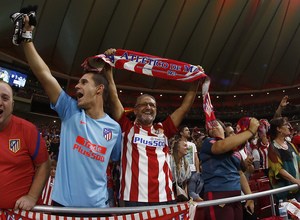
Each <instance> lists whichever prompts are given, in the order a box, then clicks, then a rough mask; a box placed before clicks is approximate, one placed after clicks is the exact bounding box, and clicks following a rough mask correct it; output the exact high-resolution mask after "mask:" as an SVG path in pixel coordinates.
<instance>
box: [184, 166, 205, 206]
mask: <svg viewBox="0 0 300 220" xmlns="http://www.w3.org/2000/svg"><path fill="white" fill-rule="evenodd" d="M199 164H200V166H199V171H200V172H199V173H194V174H192V176H191V178H190V180H189V181H188V186H187V188H188V195H189V198H190V197H192V198H193V201H195V202H201V201H203V199H202V198H203V195H204V179H203V176H202V165H201V161H199Z"/></svg>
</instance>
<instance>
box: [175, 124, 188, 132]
mask: <svg viewBox="0 0 300 220" xmlns="http://www.w3.org/2000/svg"><path fill="white" fill-rule="evenodd" d="M184 128H189V127H188V126H187V125H181V126H180V127H179V130H178V132H179V134H180V132H183V130H184Z"/></svg>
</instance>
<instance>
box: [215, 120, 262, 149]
mask: <svg viewBox="0 0 300 220" xmlns="http://www.w3.org/2000/svg"><path fill="white" fill-rule="evenodd" d="M258 126H259V121H258V120H257V119H256V118H251V120H250V125H249V129H248V130H246V131H244V132H242V133H240V134H237V135H233V136H230V137H227V138H225V139H223V140H219V141H216V142H215V143H214V144H213V146H212V148H211V152H212V153H213V154H223V153H225V152H228V151H230V150H233V149H234V148H236V147H238V146H240V145H241V144H243V143H245V142H246V140H248V139H249V138H251V137H252V136H253V134H255V132H256V131H257V128H258Z"/></svg>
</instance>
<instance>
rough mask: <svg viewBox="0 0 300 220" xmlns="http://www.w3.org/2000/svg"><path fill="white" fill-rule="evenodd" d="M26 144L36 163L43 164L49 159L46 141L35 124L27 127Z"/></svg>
mask: <svg viewBox="0 0 300 220" xmlns="http://www.w3.org/2000/svg"><path fill="white" fill-rule="evenodd" d="M26 145H27V146H28V150H29V153H30V157H31V159H32V161H33V163H34V164H35V165H37V164H42V163H44V162H45V161H47V160H48V158H49V153H48V151H47V147H46V143H45V141H44V139H43V138H42V136H41V134H40V132H39V131H38V129H37V128H36V127H35V126H34V125H32V126H31V127H30V128H29V129H26Z"/></svg>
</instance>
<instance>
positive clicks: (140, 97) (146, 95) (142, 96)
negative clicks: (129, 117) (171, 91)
mask: <svg viewBox="0 0 300 220" xmlns="http://www.w3.org/2000/svg"><path fill="white" fill-rule="evenodd" d="M144 97H150V98H151V99H153V100H154V102H155V104H156V100H155V98H154V97H153V96H152V95H149V94H143V95H140V96H139V97H137V99H136V103H135V105H134V107H136V106H137V103H138V102H139V101H140V100H141V99H142V98H144Z"/></svg>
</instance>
